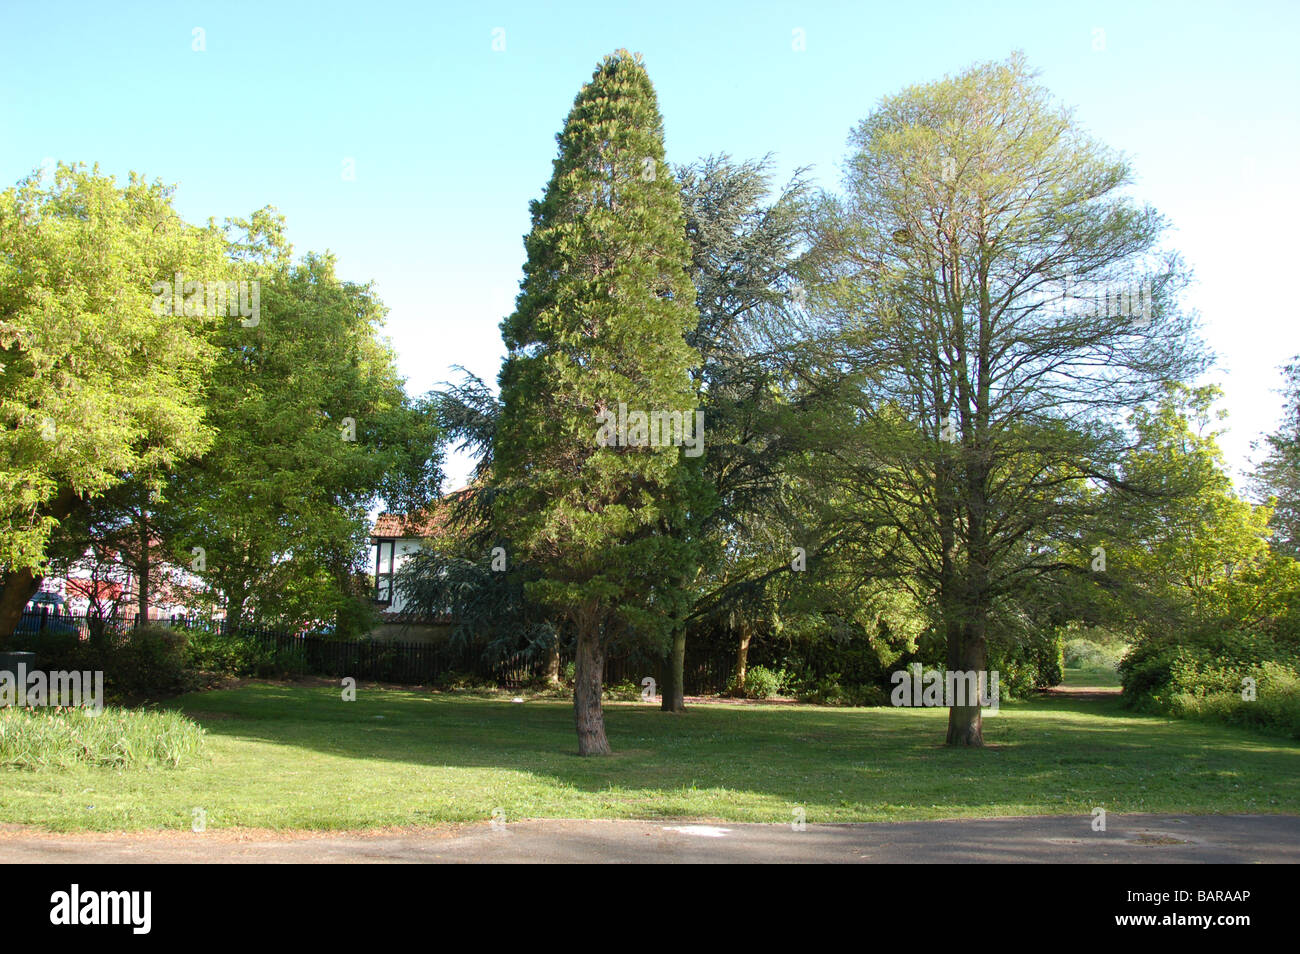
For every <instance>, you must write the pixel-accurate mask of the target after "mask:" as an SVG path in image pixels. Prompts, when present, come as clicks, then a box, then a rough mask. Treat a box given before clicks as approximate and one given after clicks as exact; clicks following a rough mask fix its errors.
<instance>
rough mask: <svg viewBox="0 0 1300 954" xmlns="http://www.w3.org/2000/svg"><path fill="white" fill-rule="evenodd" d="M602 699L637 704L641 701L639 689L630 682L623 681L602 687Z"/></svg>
mask: <svg viewBox="0 0 1300 954" xmlns="http://www.w3.org/2000/svg"><path fill="white" fill-rule="evenodd" d="M603 694H604V697H605V698H606V699H611V700H615V701H618V702H637V701H639V700H640V699H641V687H640V686H638V685H637V684H636V683H634V682H632V681H631V680H628V679H624V680H623V681H622V682H616V683H614V684H613V685H607V686H605V687H604V692H603Z"/></svg>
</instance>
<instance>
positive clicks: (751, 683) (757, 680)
mask: <svg viewBox="0 0 1300 954" xmlns="http://www.w3.org/2000/svg"><path fill="white" fill-rule="evenodd" d="M786 678H787V676H786V672H785V670H784V669H781V670H778V671H776V672H773V671H772V670H771V669H768V668H767V667H766V666H755V667H754V668H753V669H750V670H749V671H748V672H747V673H745V695H746V696H747V697H748V698H750V699H771V698H772V697H773V696H775V695H777V694H778V693H779V692H780V691H781V689H782V687H783V685H784V683H785V681H786Z"/></svg>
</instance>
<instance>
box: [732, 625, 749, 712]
mask: <svg viewBox="0 0 1300 954" xmlns="http://www.w3.org/2000/svg"><path fill="white" fill-rule="evenodd" d="M752 637H753V630H751V629H750V627H749V624H748V623H747V622H743V621H742V622H741V624H740V640H739V642H737V644H736V677H735V679H734V680H732V681H733V683H734V685H735V687H736V688H735V694H736V695H738V696H743V695H744V694H745V674H746V673H747V672H749V641H750V639H751V638H752Z"/></svg>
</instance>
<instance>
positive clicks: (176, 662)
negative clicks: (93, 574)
mask: <svg viewBox="0 0 1300 954" xmlns="http://www.w3.org/2000/svg"><path fill="white" fill-rule="evenodd" d="M105 661H106V663H107V665H106V666H105V667H104V670H105V671H104V680H105V682H106V683H108V684H109V685H110V686H111V687H112V688H113V690H114V691H115V692H117V693H121V694H125V695H128V696H152V695H165V694H168V693H173V692H182V691H184V690H185V689H188V688H191V686H192V680H191V679H190V678H189V636H188V635H187V633H186V632H185V631H184V630H180V629H172V628H170V627H167V626H157V625H151V624H147V625H144V626H140V627H139V628H137V629H134V630H132V631H131V632H129V633H128V634H127V636H126V640H125V641H124V642H122V643H119V644H118V645H117V646H114V647H111V648H110V649H109V650H108V656H107V659H106V660H105ZM42 665H46V664H45V663H42Z"/></svg>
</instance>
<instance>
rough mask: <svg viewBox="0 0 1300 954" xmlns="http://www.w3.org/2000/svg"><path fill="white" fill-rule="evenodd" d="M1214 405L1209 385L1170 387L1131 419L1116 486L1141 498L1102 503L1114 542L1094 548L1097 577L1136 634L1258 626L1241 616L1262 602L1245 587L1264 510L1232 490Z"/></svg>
mask: <svg viewBox="0 0 1300 954" xmlns="http://www.w3.org/2000/svg"><path fill="white" fill-rule="evenodd" d="M1219 397H1221V392H1220V391H1219V390H1218V389H1217V388H1215V387H1199V388H1189V387H1186V386H1182V385H1176V386H1171V387H1170V388H1169V389H1168V392H1167V394H1166V396H1165V397H1164V399H1163V400H1161V401H1160V403H1159V404H1158V405H1156V406H1155V407H1154V408H1150V409H1148V408H1139V409H1138V410H1136V411H1135V412H1134V414H1133V418H1132V426H1133V429H1134V432H1135V434H1136V437H1137V441H1136V445H1135V447H1134V448H1133V449H1132V450H1131V451H1130V452H1129V453H1128V454H1126V455H1125V458H1124V461H1123V465H1122V469H1123V474H1124V479H1125V480H1126V482H1128V483H1130V484H1133V485H1136V486H1141V487H1144V488H1147V489H1148V490H1149V491H1150V493H1149V495H1148V496H1146V497H1145V498H1144V499H1140V500H1137V501H1132V500H1121V499H1113V500H1111V501H1109V502H1108V503H1109V506H1107V507H1106V510H1107V511H1108V512H1110V513H1111V514H1112V520H1113V521H1114V523H1115V526H1114V529H1113V530H1112V533H1113V534H1114V536H1115V538H1116V542H1115V544H1113V545H1109V546H1107V545H1106V544H1107V543H1108V542H1109V541H1106V540H1102V541H1101V546H1102V547H1103V548H1104V550H1105V557H1106V560H1105V563H1106V566H1105V571H1104V572H1105V575H1106V576H1107V577H1109V578H1110V579H1111V580H1113V581H1115V583H1116V588H1115V592H1116V593H1117V595H1118V596H1119V597H1120V598H1121V599H1122V600H1123V598H1124V597H1125V596H1128V597H1129V599H1127V600H1124V603H1125V604H1126V605H1127V606H1128V608H1129V610H1130V619H1129V620H1128V621H1127V622H1129V624H1130V625H1131V626H1132V627H1133V628H1134V630H1135V631H1136V632H1137V633H1139V634H1144V633H1145V634H1152V635H1159V634H1169V635H1173V636H1177V635H1178V634H1180V633H1183V632H1186V631H1187V630H1190V629H1195V628H1204V627H1207V626H1209V627H1216V626H1218V627H1221V626H1225V625H1242V624H1245V625H1251V623H1252V622H1259V621H1260V620H1261V619H1262V617H1261V616H1260V615H1259V614H1257V613H1255V612H1253V611H1251V610H1249V609H1247V608H1246V607H1247V606H1248V605H1249V604H1257V603H1258V602H1259V599H1260V597H1261V596H1262V594H1250V593H1247V592H1246V591H1245V588H1246V587H1248V583H1247V581H1248V580H1249V579H1251V578H1253V577H1258V576H1259V575H1260V574H1261V573H1263V572H1265V571H1264V569H1263V567H1264V564H1265V563H1266V562H1267V561H1268V560H1269V558H1270V553H1269V546H1268V536H1269V529H1268V523H1269V517H1270V510H1269V508H1268V507H1267V506H1254V505H1252V504H1251V503H1249V502H1248V501H1246V500H1242V499H1241V498H1240V497H1239V496H1238V495H1237V493H1236V491H1235V490H1234V488H1233V484H1232V477H1231V476H1230V475H1229V473H1228V467H1227V464H1226V462H1225V461H1224V459H1223V453H1222V451H1221V450H1220V449H1219V444H1218V434H1219V432H1217V431H1215V430H1213V429H1212V427H1211V425H1212V422H1213V421H1214V420H1215V419H1216V418H1215V414H1214V412H1213V404H1214V402H1215V401H1216V400H1217V399H1218V398H1219ZM1222 416H1223V415H1222V413H1220V414H1219V415H1218V419H1222ZM1107 496H1108V497H1111V498H1119V497H1121V496H1123V491H1122V490H1112V491H1109V492H1108V494H1107ZM1264 615H1266V614H1264Z"/></svg>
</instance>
